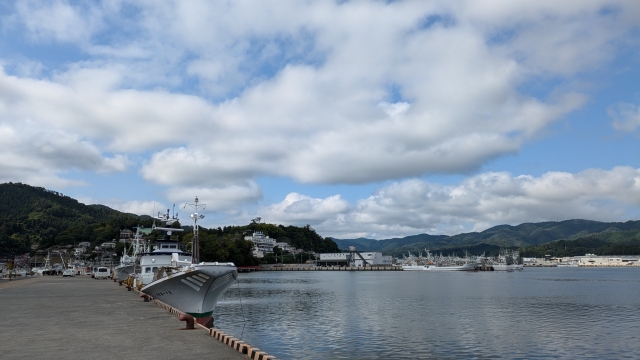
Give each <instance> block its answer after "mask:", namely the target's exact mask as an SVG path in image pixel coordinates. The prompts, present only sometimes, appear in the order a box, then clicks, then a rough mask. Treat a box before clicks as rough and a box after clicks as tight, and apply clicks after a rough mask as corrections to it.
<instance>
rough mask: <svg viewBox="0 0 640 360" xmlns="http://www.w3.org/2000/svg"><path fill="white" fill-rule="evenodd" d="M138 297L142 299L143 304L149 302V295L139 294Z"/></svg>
mask: <svg viewBox="0 0 640 360" xmlns="http://www.w3.org/2000/svg"><path fill="white" fill-rule="evenodd" d="M140 297H141V298H143V299H144V302H149V295H147V294H140Z"/></svg>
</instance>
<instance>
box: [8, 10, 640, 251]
mask: <svg viewBox="0 0 640 360" xmlns="http://www.w3.org/2000/svg"><path fill="white" fill-rule="evenodd" d="M639 19H640V2H637V1H626V0H620V1H613V0H564V1H557V0H554V1H550V0H535V1H507V0H505V1H497V0H486V1H472V0H443V1H427V0H419V1H278V0H273V1H268V0H261V1H244V0H237V1H208V0H207V1H204V0H203V1H197V0H190V1H145V0H131V1H129V0H105V1H56V0H51V1H29V0H20V1H3V2H2V3H0V30H1V33H0V183H4V182H21V183H25V184H29V185H33V186H39V187H44V188H46V189H50V190H54V191H58V192H60V193H63V194H64V195H67V196H70V197H72V198H75V199H77V200H78V201H80V202H82V203H85V204H103V205H107V206H109V207H112V208H114V209H117V210H120V211H125V212H130V213H134V214H138V215H154V214H156V213H157V212H158V211H163V212H165V211H166V209H168V208H171V209H174V208H175V211H176V212H178V213H179V216H180V217H181V218H183V219H185V220H183V221H182V222H183V223H185V222H187V221H186V220H188V219H189V217H188V214H189V212H190V210H191V209H190V208H189V207H188V206H187V207H186V208H184V207H185V204H188V203H193V202H194V198H195V197H196V196H197V197H198V198H199V200H200V203H203V204H206V208H205V210H204V211H203V212H202V214H204V215H205V218H204V219H203V220H201V221H200V222H199V224H200V225H202V226H204V227H209V228H212V227H219V226H221V227H222V226H229V225H246V224H248V223H249V222H250V221H251V220H252V219H255V218H256V217H260V218H261V219H262V221H264V222H267V223H273V224H282V225H285V226H287V225H295V226H304V225H307V224H308V225H311V227H313V228H314V229H315V230H316V231H317V232H318V233H319V234H320V235H322V236H325V237H326V236H331V237H336V238H342V239H346V238H357V237H366V238H372V239H385V238H392V237H403V236H407V235H415V234H421V233H428V234H445V235H454V234H459V233H464V232H471V231H482V230H485V229H487V228H490V227H492V226H495V225H499V224H511V225H517V224H520V223H526V222H542V221H562V220H567V219H588V220H597V221H628V220H638V219H640V141H639V140H640V20H639Z"/></svg>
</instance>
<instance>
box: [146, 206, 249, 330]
mask: <svg viewBox="0 0 640 360" xmlns="http://www.w3.org/2000/svg"><path fill="white" fill-rule="evenodd" d="M190 205H191V206H193V207H194V208H195V209H196V212H195V213H194V214H191V218H193V219H194V227H193V246H192V249H193V252H192V253H191V254H189V253H185V252H182V251H181V250H180V249H179V248H178V246H177V245H178V244H177V242H172V241H162V242H160V244H159V245H156V250H154V251H153V252H151V253H143V254H142V256H141V258H140V266H141V269H142V274H141V280H142V283H143V284H144V286H143V287H142V288H141V289H140V291H142V292H143V293H145V294H147V295H149V296H151V297H153V298H155V299H157V300H159V301H162V302H164V303H165V304H167V305H170V306H172V307H175V308H176V309H179V310H181V311H183V312H185V313H187V314H189V315H191V316H193V317H194V318H195V319H196V321H197V322H198V323H200V324H202V325H205V326H208V327H211V326H212V325H213V319H212V313H213V308H214V307H215V305H216V303H217V302H218V300H219V299H220V297H221V296H222V294H224V292H225V291H226V290H227V289H228V288H229V287H230V286H231V285H232V284H233V283H234V282H235V280H236V279H237V277H238V270H237V268H236V266H235V265H234V264H233V263H218V262H199V259H198V219H201V218H203V217H204V216H203V215H200V214H199V213H198V211H199V210H202V209H204V206H205V205H201V204H198V198H197V197H196V199H195V204H190ZM158 219H160V220H162V221H163V222H165V223H166V224H167V225H170V224H171V223H172V222H175V221H177V220H178V219H177V218H175V217H173V218H170V217H169V213H168V212H167V214H166V215H163V216H161V217H160V216H159V217H158ZM154 228H155V229H156V230H162V231H166V232H167V235H168V236H169V237H170V235H171V232H172V231H176V230H180V231H181V229H174V228H169V227H166V228H165V227H162V228H161V227H154ZM167 260H168V263H167ZM154 267H157V269H155V271H154ZM150 274H153V279H152V280H151V281H150V282H147V279H149V277H150V276H149V275H150Z"/></svg>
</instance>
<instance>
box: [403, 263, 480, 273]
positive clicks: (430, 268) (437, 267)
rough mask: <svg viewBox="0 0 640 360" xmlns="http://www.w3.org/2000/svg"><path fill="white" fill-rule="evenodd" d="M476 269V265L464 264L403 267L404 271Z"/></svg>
mask: <svg viewBox="0 0 640 360" xmlns="http://www.w3.org/2000/svg"><path fill="white" fill-rule="evenodd" d="M475 269H476V267H475V265H474V264H468V263H467V264H462V265H451V266H439V265H402V270H408V271H473V270H475Z"/></svg>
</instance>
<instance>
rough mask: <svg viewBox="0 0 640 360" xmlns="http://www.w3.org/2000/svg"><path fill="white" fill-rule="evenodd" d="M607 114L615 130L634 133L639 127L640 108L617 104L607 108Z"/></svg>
mask: <svg viewBox="0 0 640 360" xmlns="http://www.w3.org/2000/svg"><path fill="white" fill-rule="evenodd" d="M607 114H608V115H609V117H610V118H611V119H612V120H613V124H612V125H613V128H614V129H616V130H621V131H626V132H634V131H636V129H637V128H638V127H640V106H639V105H635V104H629V103H618V104H615V105H612V106H609V108H607Z"/></svg>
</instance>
